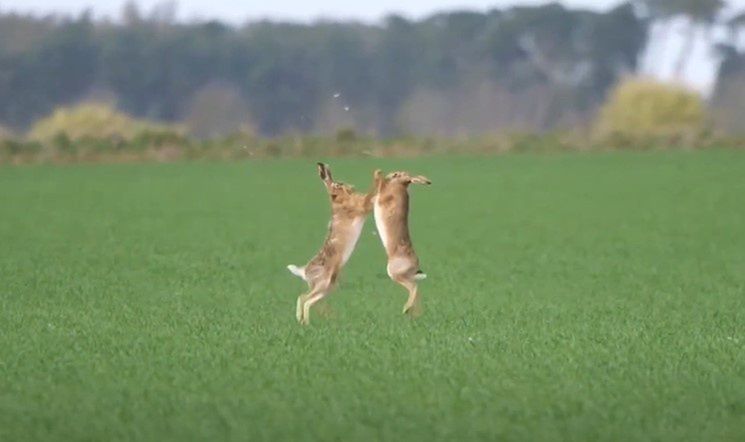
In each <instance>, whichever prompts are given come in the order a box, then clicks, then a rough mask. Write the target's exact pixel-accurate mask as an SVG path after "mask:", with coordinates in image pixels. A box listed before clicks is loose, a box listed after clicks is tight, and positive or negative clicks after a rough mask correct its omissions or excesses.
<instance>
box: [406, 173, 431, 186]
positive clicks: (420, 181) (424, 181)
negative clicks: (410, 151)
mask: <svg viewBox="0 0 745 442" xmlns="http://www.w3.org/2000/svg"><path fill="white" fill-rule="evenodd" d="M411 182H412V183H414V184H424V185H426V186H429V185H430V184H432V181H431V180H430V179H429V178H427V177H426V176H424V175H419V176H415V177H412V178H411Z"/></svg>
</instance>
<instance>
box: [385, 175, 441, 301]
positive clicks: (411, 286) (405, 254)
mask: <svg viewBox="0 0 745 442" xmlns="http://www.w3.org/2000/svg"><path fill="white" fill-rule="evenodd" d="M374 177H375V189H376V198H375V201H374V205H375V224H376V226H377V228H378V233H379V235H380V239H381V241H383V247H385V251H386V254H387V255H388V265H387V270H388V276H390V277H391V279H392V280H394V281H395V282H397V283H399V284H401V285H402V286H403V287H404V288H406V290H407V291H408V292H409V298H408V300H407V301H406V305H405V306H404V314H409V313H411V314H414V313H416V309H418V305H419V292H418V287H417V283H416V282H417V280H419V279H423V278H425V277H426V275H424V274H423V273H422V271H421V269H420V268H419V258H418V257H417V255H416V252H415V251H414V245H413V244H412V243H411V234H410V233H409V185H410V184H412V183H413V184H425V185H429V184H432V182H431V181H430V180H429V179H428V178H426V177H424V176H415V177H413V176H411V175H410V174H409V173H408V172H393V173H391V174H389V175H388V176H385V177H384V176H383V172H382V171H380V170H376V171H375V175H374Z"/></svg>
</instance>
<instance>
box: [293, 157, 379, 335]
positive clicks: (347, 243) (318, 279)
mask: <svg viewBox="0 0 745 442" xmlns="http://www.w3.org/2000/svg"><path fill="white" fill-rule="evenodd" d="M318 173H319V175H320V177H321V180H322V181H323V183H324V185H325V186H326V190H327V192H328V194H329V199H330V201H331V221H330V222H329V228H328V235H327V236H326V240H325V241H324V243H323V246H322V247H321V250H320V251H319V252H318V254H316V256H315V257H313V258H312V259H311V260H310V262H308V264H307V265H306V266H305V267H303V268H302V269H298V268H297V267H295V266H288V268H290V271H292V272H293V273H295V274H297V275H298V276H300V277H302V278H303V279H304V280H305V281H306V282H307V283H308V289H309V290H308V292H307V293H305V294H303V295H300V296H299V297H298V300H297V311H296V315H297V320H298V321H299V322H300V323H301V324H308V323H309V322H310V308H311V307H312V306H313V305H314V304H316V303H317V302H319V301H321V300H322V299H323V298H325V297H326V296H328V295H329V293H331V291H333V289H334V288H335V285H336V282H337V280H338V277H339V274H340V273H341V270H342V268H343V267H344V264H345V263H346V262H345V258H346V259H349V255H351V253H352V251H353V249H354V247H355V245H356V243H357V240H358V239H359V235H360V232H361V231H362V227H363V225H364V222H365V218H366V217H367V215H368V214H369V213H370V212H371V211H372V208H373V206H372V200H373V197H374V195H375V194H374V192H370V193H368V194H361V193H358V192H356V191H355V190H354V188H352V187H351V186H349V185H347V184H343V183H340V182H336V181H334V179H333V177H332V176H331V169H329V167H328V166H327V165H325V164H323V163H318ZM345 254H347V256H345Z"/></svg>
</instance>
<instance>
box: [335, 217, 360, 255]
mask: <svg viewBox="0 0 745 442" xmlns="http://www.w3.org/2000/svg"><path fill="white" fill-rule="evenodd" d="M364 225H365V218H364V217H359V218H355V219H354V221H352V227H351V228H350V233H349V235H350V238H349V239H350V240H349V243H347V247H346V248H345V249H344V252H343V254H342V258H341V259H342V265H344V264H346V263H347V261H349V258H350V257H351V256H352V252H354V247H355V246H356V245H357V240H359V239H360V235H361V234H362V227H364Z"/></svg>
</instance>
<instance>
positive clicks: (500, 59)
mask: <svg viewBox="0 0 745 442" xmlns="http://www.w3.org/2000/svg"><path fill="white" fill-rule="evenodd" d="M725 6H727V2H726V1H723V0H641V1H632V2H626V3H620V4H619V5H618V6H617V7H615V8H612V9H610V10H607V11H604V12H594V11H588V10H581V9H570V8H567V7H565V6H563V5H561V4H558V3H552V4H546V5H544V6H537V7H510V8H504V9H493V10H490V11H488V12H483V13H481V12H464V11H454V12H445V13H439V14H436V15H432V16H429V17H426V18H423V19H420V20H409V19H406V18H404V17H400V16H389V17H388V18H386V19H385V20H384V21H383V22H381V23H378V24H365V23H359V22H330V21H329V22H322V21H321V22H314V23H309V24H299V23H283V22H270V21H260V22H251V23H247V24H245V25H243V26H231V25H227V24H224V23H221V22H217V21H208V22H189V23H184V22H179V21H177V20H176V10H175V8H176V4H175V3H173V2H165V3H163V4H162V5H160V6H158V7H156V8H154V9H151V10H147V11H143V10H140V9H139V8H138V7H137V5H136V4H135V3H127V4H126V5H125V6H124V7H123V9H122V12H121V16H120V17H119V18H118V19H117V20H100V19H99V20H94V19H92V18H91V15H90V14H83V15H82V16H77V17H59V16H48V17H34V16H25V15H18V14H13V13H3V12H1V11H0V138H6V139H15V140H23V141H24V142H29V140H35V141H36V142H39V140H49V139H54V140H56V143H57V144H59V145H64V144H65V143H66V142H68V141H70V140H73V141H74V140H75V139H79V138H85V137H94V138H95V137H98V138H107V139H116V138H117V137H120V138H131V137H133V136H135V135H133V134H128V133H126V132H127V131H129V132H132V131H134V132H137V133H141V132H147V131H150V132H151V133H153V132H158V133H160V134H161V138H162V136H163V133H164V132H169V131H171V132H173V133H174V134H177V135H178V136H179V137H185V138H190V139H192V138H193V139H196V140H208V139H217V138H225V137H230V136H234V135H235V134H242V135H244V136H251V137H256V138H272V137H274V138H277V137H283V136H288V135H295V136H297V135H304V136H314V135H323V134H333V135H334V136H336V137H337V138H341V139H345V137H346V138H348V139H355V138H356V137H370V138H376V139H390V138H394V137H405V136H426V137H443V138H458V137H464V136H470V137H473V136H484V135H488V134H504V133H517V132H520V133H531V134H546V133H555V132H556V131H576V130H581V129H587V128H595V129H597V128H598V127H599V126H604V127H611V129H610V130H611V131H617V130H616V129H618V128H619V127H622V126H624V125H639V124H642V123H636V122H634V120H633V118H638V114H643V113H644V111H643V109H642V110H640V106H641V108H645V109H646V108H648V107H650V106H652V107H656V108H657V110H656V111H654V112H656V113H657V114H658V115H657V117H654V118H658V119H660V118H661V119H662V120H663V121H662V122H661V123H659V124H661V125H667V126H670V125H671V124H672V125H673V126H674V125H675V124H678V123H680V122H681V121H682V122H684V123H686V124H687V123H691V122H692V123H691V124H694V125H696V128H695V129H696V130H697V131H699V130H703V129H702V127H703V126H705V130H706V131H707V133H711V132H716V133H719V134H726V135H728V136H739V135H742V134H743V132H745V125H743V124H741V122H742V121H745V9H743V11H739V12H738V11H737V10H736V9H737V8H734V9H735V10H734V12H732V11H733V8H732V7H730V8H728V9H727V11H729V12H727V13H726V14H725V13H724V11H725V9H724V8H725ZM729 6H732V5H729ZM681 21H683V22H684V23H685V28H684V29H686V33H685V35H684V38H685V43H684V45H683V47H682V48H681V49H680V51H679V53H676V54H675V71H676V72H677V73H678V74H680V73H682V72H683V71H684V70H685V68H686V64H687V63H688V62H689V59H690V55H691V50H692V46H693V42H694V40H695V39H696V38H700V37H701V36H703V38H704V39H705V41H706V44H707V45H708V46H709V47H710V50H711V51H714V52H716V54H718V60H719V63H720V64H719V68H718V75H717V79H716V84H715V87H714V89H713V92H712V94H711V96H707V97H705V96H700V95H698V93H696V92H691V91H687V90H685V91H684V90H683V88H682V87H680V86H677V85H670V84H668V85H663V84H653V83H654V82H650V81H647V80H639V79H635V78H636V77H637V74H638V72H639V63H640V59H641V57H642V56H643V54H644V51H645V49H646V48H647V47H648V46H649V44H650V39H651V37H650V36H651V35H652V33H651V32H650V30H651V27H652V26H658V27H659V29H662V32H657V33H655V34H654V35H655V38H670V36H669V33H666V32H664V31H665V29H666V26H667V24H671V23H681ZM714 29H718V30H722V29H725V30H726V32H725V33H721V32H719V33H715V32H713V30H714ZM628 82H637V83H643V84H641V85H639V84H637V85H636V86H637V87H636V92H634V91H629V87H630V86H629V87H627V89H626V92H624V91H623V90H620V89H619V88H618V86H619V85H623V84H624V83H628ZM666 88H667V89H666ZM631 89H633V87H632V88H631ZM640 89H641V92H640ZM614 91H615V92H614ZM614 93H615V94H616V95H615V98H613V97H614V95H613V94H614ZM624 93H625V94H626V95H625V98H624ZM634 94H636V96H635V95H634ZM660 94H661V95H660ZM665 94H667V95H665ZM649 95H652V96H667V100H668V103H667V104H664V103H663V104H660V103H658V102H657V101H660V100H662V101H664V99H660V100H657V99H656V98H654V97H653V99H652V100H653V101H655V100H657V101H655V103H654V104H649V103H648V101H645V100H649V98H648V96H649ZM609 97H611V98H609ZM614 99H615V100H616V101H619V102H620V101H623V100H624V99H625V100H627V101H625V102H623V103H622V104H618V105H617V106H621V107H622V108H624V109H626V112H627V113H629V114H631V115H626V116H617V113H618V112H617V111H613V110H612V109H606V110H603V109H604V106H605V107H606V108H608V107H609V106H611V107H612V104H608V102H609V100H610V101H612V100H614ZM681 100H682V101H681ZM645 103H646V104H645ZM681 108H686V109H687V110H683V111H680V109H681ZM699 108H700V109H699ZM678 111H680V112H684V113H685V112H688V113H687V114H686V115H673V116H670V115H668V114H671V113H672V114H675V113H676V112H678ZM614 112H615V113H614ZM650 112H652V111H650ZM654 112H653V113H654ZM603 115H604V118H605V119H606V120H605V121H601V122H598V118H600V116H603ZM614 115H616V116H615V117H614ZM613 118H615V120H614V121H610V122H609V121H607V120H608V119H613ZM671 118H672V119H673V120H676V119H677V120H676V121H673V122H672V123H670V119H671ZM89 119H98V120H100V121H101V122H103V123H100V122H99V126H105V128H103V127H99V128H97V129H95V130H98V131H99V132H101V131H102V133H96V132H95V130H93V129H89V128H88V127H87V126H86V125H90V124H92V123H88V121H87V120H89ZM655 124H657V123H655ZM614 125H615V129H613V128H612V126H614ZM119 128H122V129H121V130H119ZM124 128H126V130H125V129H124ZM668 129H669V127H668ZM593 130H594V129H593ZM92 131H93V132H92ZM78 133H79V135H76V134H78ZM173 136H176V135H173ZM60 137H61V138H62V139H60ZM166 138H168V137H167V136H166ZM19 146H21V145H20V144H13V149H15V150H14V152H15V151H17V150H19V149H22V148H23V147H22V146H21V147H19ZM37 148H39V149H41V147H39V146H37Z"/></svg>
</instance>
